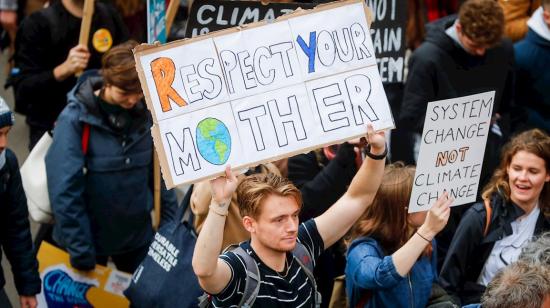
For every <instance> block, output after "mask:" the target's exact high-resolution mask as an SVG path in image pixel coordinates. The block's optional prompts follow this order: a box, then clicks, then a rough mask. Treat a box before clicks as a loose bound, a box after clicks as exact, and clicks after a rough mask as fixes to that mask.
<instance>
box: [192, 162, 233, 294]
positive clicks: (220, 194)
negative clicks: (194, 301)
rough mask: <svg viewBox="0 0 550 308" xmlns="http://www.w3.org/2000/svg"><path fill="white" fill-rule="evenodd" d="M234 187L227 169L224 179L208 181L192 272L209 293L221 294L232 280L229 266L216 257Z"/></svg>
mask: <svg viewBox="0 0 550 308" xmlns="http://www.w3.org/2000/svg"><path fill="white" fill-rule="evenodd" d="M237 184H238V180H237V177H236V176H235V175H234V174H233V173H232V172H231V169H230V167H229V166H227V167H226V169H225V176H222V177H219V178H217V179H214V180H212V181H210V186H211V189H212V202H211V203H210V210H209V211H208V215H207V216H206V220H205V221H204V224H203V226H202V229H201V232H200V233H199V237H198V238H197V243H196V245H195V251H194V253H193V271H194V272H195V274H196V275H197V277H198V279H199V283H200V285H201V287H202V288H203V289H204V290H205V291H206V292H207V293H209V294H217V293H219V292H221V291H222V290H223V289H224V288H225V287H226V286H227V284H228V283H229V281H230V280H231V269H230V268H229V265H227V263H225V262H224V261H222V260H221V259H219V258H218V257H219V253H220V250H221V248H222V247H221V246H222V240H223V229H224V225H225V219H226V218H227V211H228V208H229V204H230V203H231V196H232V195H233V192H234V191H235V189H237Z"/></svg>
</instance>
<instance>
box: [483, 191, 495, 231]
mask: <svg viewBox="0 0 550 308" xmlns="http://www.w3.org/2000/svg"><path fill="white" fill-rule="evenodd" d="M483 205H484V206H485V214H486V218H485V229H484V230H483V237H486V236H487V233H489V226H490V225H491V218H492V216H493V208H492V207H491V201H490V200H489V199H485V200H483Z"/></svg>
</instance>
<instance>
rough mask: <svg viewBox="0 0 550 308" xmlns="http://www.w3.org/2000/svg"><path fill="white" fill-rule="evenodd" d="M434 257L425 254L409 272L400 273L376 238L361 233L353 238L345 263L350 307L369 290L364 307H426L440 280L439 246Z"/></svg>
mask: <svg viewBox="0 0 550 308" xmlns="http://www.w3.org/2000/svg"><path fill="white" fill-rule="evenodd" d="M433 244H434V249H433V251H434V252H433V254H432V256H431V258H428V257H425V256H422V257H421V258H420V259H419V260H418V261H416V263H415V264H414V266H413V267H412V269H411V270H410V272H409V274H408V275H407V276H405V277H401V276H400V275H399V274H398V273H397V271H396V269H395V265H394V264H393V259H392V257H391V255H389V256H388V255H386V253H384V251H383V248H382V247H381V246H380V244H379V243H378V242H377V241H376V240H375V239H373V238H370V237H362V238H359V239H356V240H355V241H353V242H352V244H351V245H350V247H349V249H348V255H347V264H346V293H347V296H348V299H349V303H350V307H355V306H356V305H357V303H358V302H359V301H360V299H361V296H362V295H364V294H365V292H367V290H368V291H369V292H370V293H371V297H370V299H369V300H368V302H367V305H365V307H369V308H375V307H416V308H420V307H425V306H426V304H427V303H428V299H429V297H430V294H431V291H432V284H433V283H434V282H436V281H437V268H436V260H437V258H436V253H435V251H436V249H435V241H433Z"/></svg>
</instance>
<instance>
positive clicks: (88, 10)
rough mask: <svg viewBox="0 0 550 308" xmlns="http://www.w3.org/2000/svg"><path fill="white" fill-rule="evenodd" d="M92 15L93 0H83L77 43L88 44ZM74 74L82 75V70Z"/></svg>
mask: <svg viewBox="0 0 550 308" xmlns="http://www.w3.org/2000/svg"><path fill="white" fill-rule="evenodd" d="M93 16H94V0H84V8H82V22H81V23H80V36H79V37H78V44H81V45H84V46H88V41H89V39H90V28H91V27H92V17H93ZM75 75H76V76H77V77H78V76H80V75H82V71H79V72H76V74H75Z"/></svg>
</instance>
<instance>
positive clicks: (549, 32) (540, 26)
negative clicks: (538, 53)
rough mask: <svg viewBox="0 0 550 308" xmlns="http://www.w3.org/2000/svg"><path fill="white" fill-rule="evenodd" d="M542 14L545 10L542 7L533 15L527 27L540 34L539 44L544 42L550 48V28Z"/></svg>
mask: <svg viewBox="0 0 550 308" xmlns="http://www.w3.org/2000/svg"><path fill="white" fill-rule="evenodd" d="M542 14H543V8H542V6H541V7H539V8H538V9H537V10H536V11H535V12H534V13H533V15H531V18H530V19H529V21H527V26H528V27H529V29H530V30H533V31H534V32H535V33H536V34H538V40H537V43H542V42H544V43H545V45H546V46H550V27H548V25H547V24H546V23H545V22H544V19H543V16H542ZM539 41H541V42H539Z"/></svg>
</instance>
